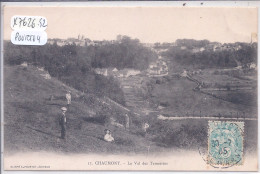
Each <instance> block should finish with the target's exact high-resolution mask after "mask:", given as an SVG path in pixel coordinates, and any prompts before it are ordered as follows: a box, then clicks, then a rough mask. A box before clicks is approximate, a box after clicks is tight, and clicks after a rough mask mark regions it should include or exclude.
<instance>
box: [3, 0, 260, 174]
mask: <svg viewBox="0 0 260 174" xmlns="http://www.w3.org/2000/svg"><path fill="white" fill-rule="evenodd" d="M0 3H1V2H0ZM3 6H34V7H35V6H59V7H69V6H73V7H79V6H91V7H102V6H108V7H124V6H127V7H129V6H130V7H137V6H138V7H144V6H145V7H157V6H160V7H169V6H172V7H184V8H185V7H258V8H260V1H152V2H151V1H150V2H149V1H109V2H108V1H106V2H104V1H102V2H97V1H89V2H2V3H1V37H0V38H1V42H0V43H1V44H0V46H1V62H0V65H1V70H0V75H1V85H0V89H1V93H0V94H1V100H0V104H1V166H0V167H1V173H3V174H27V173H29V174H38V173H48V174H61V173H73V174H83V173H98V174H104V173H106V174H112V173H115V172H90V171H88V172H86V171H75V172H74V171H4V170H3V139H4V134H3V123H4V120H3V119H4V118H3V114H4V110H3V102H4V98H3V39H2V38H3V23H4V22H3ZM259 19H260V11H259V9H258V40H260V36H259V34H260V32H259V31H260V30H259V29H260V22H259ZM259 53H260V47H259V45H258V65H259V63H260V62H259ZM259 77H260V71H259V70H258V99H259V93H260V88H259V87H260V81H259V80H260V78H259ZM259 106H260V101H259V100H258V108H259ZM258 112H259V109H258ZM259 125H260V121H259V119H258V170H259V169H260V168H259V156H260V152H259V145H260V141H259V138H260V135H259ZM116 173H118V174H121V173H124V174H129V173H133V172H130V171H129V172H116ZM134 173H135V174H143V173H161V174H164V173H173V172H134ZM174 173H194V172H174ZM196 173H197V172H196ZM203 173H218V172H203ZM225 173H240V174H244V173H249V172H225ZM250 173H258V172H250Z"/></svg>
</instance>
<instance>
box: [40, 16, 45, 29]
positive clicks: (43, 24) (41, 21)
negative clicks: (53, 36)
mask: <svg viewBox="0 0 260 174" xmlns="http://www.w3.org/2000/svg"><path fill="white" fill-rule="evenodd" d="M46 26H47V25H45V19H42V18H41V19H40V27H46Z"/></svg>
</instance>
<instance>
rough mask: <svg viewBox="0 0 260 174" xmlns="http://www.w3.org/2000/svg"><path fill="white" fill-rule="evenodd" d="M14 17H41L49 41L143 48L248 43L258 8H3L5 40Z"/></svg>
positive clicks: (254, 31) (10, 30)
mask: <svg viewBox="0 0 260 174" xmlns="http://www.w3.org/2000/svg"><path fill="white" fill-rule="evenodd" d="M14 15H29V16H44V17H46V18H47V20H48V27H47V29H46V30H45V31H46V33H47V35H48V38H61V39H66V38H69V37H74V38H77V36H78V35H79V34H80V35H84V36H85V38H89V39H91V40H114V39H116V36H117V35H119V34H120V35H127V36H130V37H131V38H137V39H139V40H140V41H141V42H144V43H155V42H174V41H175V40H176V39H184V38H185V39H196V40H202V39H207V40H210V41H216V42H221V43H227V42H228V43H231V42H250V41H251V35H252V33H257V8H238V7H226V8H224V7H211V8H210V7H58V6H57V7H14V6H6V7H4V39H10V36H11V32H12V29H11V26H10V24H11V17H12V16H14Z"/></svg>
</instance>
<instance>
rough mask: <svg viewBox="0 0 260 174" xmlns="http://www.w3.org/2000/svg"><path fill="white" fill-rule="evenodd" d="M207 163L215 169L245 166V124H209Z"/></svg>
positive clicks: (217, 122)
mask: <svg viewBox="0 0 260 174" xmlns="http://www.w3.org/2000/svg"><path fill="white" fill-rule="evenodd" d="M208 126H209V129H208V155H207V163H208V164H209V165H211V166H213V167H215V168H228V167H231V166H235V165H242V164H243V134H244V122H230V121H209V122H208Z"/></svg>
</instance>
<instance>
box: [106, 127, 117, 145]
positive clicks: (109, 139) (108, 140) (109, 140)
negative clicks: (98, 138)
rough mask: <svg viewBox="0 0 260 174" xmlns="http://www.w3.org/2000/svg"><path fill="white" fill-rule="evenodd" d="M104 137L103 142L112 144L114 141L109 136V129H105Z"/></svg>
mask: <svg viewBox="0 0 260 174" xmlns="http://www.w3.org/2000/svg"><path fill="white" fill-rule="evenodd" d="M105 133H106V134H105V136H104V140H105V141H107V142H113V141H114V140H115V139H114V138H113V137H112V135H111V131H110V130H109V129H105Z"/></svg>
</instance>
